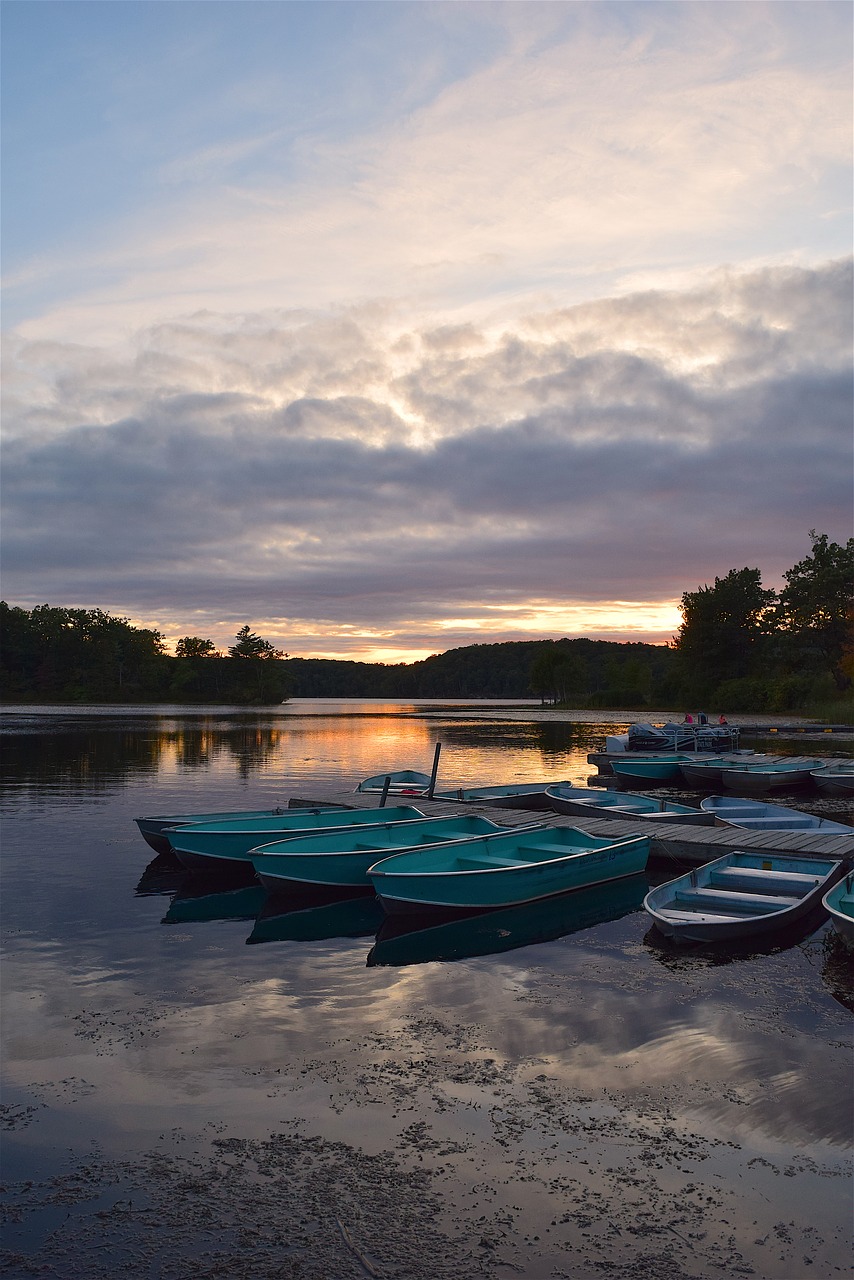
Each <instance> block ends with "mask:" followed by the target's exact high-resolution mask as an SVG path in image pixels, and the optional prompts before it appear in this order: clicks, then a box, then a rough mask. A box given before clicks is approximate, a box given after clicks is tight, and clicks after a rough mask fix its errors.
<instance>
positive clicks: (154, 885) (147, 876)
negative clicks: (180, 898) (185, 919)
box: [134, 853, 187, 898]
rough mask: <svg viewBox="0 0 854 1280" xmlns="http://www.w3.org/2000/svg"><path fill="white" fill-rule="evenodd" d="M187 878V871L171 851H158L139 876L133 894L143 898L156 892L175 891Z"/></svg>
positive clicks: (168, 892)
mask: <svg viewBox="0 0 854 1280" xmlns="http://www.w3.org/2000/svg"><path fill="white" fill-rule="evenodd" d="M186 878H187V871H186V868H185V867H182V866H181V864H180V862H179V861H178V859H177V858H176V857H175V856H174V854H172V853H158V855H157V857H156V858H152V860H151V862H149V864H148V866H147V867H146V868H145V870H144V871H143V873H142V875H141V876H140V878H139V882H138V883H137V886H136V888H135V889H134V896H135V897H137V898H145V897H148V896H149V895H150V894H156V893H167V894H170V893H175V892H176V891H177V890H178V889H179V888H180V886H181V884H182V883H183V881H184V880H186Z"/></svg>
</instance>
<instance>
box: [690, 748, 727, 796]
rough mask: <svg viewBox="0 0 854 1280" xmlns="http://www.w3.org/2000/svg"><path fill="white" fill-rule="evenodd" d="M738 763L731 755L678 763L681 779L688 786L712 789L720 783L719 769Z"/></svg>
mask: <svg viewBox="0 0 854 1280" xmlns="http://www.w3.org/2000/svg"><path fill="white" fill-rule="evenodd" d="M731 764H738V760H737V759H736V758H734V757H733V756H712V757H711V759H707V760H683V761H682V763H681V764H680V765H679V773H680V774H681V776H682V781H683V782H684V783H685V785H686V786H688V787H697V788H698V789H700V790H706V791H714V790H715V788H716V787H720V786H721V785H722V784H721V770H723V769H726V768H727V767H728V766H729V765H731Z"/></svg>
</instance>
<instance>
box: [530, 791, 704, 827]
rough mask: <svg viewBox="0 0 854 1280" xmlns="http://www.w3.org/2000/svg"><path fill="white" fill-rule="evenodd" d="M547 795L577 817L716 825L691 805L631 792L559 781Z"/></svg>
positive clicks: (558, 808)
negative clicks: (631, 793)
mask: <svg viewBox="0 0 854 1280" xmlns="http://www.w3.org/2000/svg"><path fill="white" fill-rule="evenodd" d="M546 795H547V796H548V797H549V800H550V801H551V806H552V809H553V810H554V812H555V813H568V814H570V815H571V816H573V817H576V818H583V817H588V818H641V819H642V820H643V821H646V820H647V819H651V820H652V821H654V822H659V823H660V822H665V823H668V824H672V823H674V822H675V823H689V824H693V825H695V826H698V827H708V826H713V825H714V821H715V819H714V816H712V815H710V814H708V813H701V812H700V810H699V809H693V808H692V807H691V806H690V805H687V804H674V803H673V802H672V801H670V800H653V799H651V798H650V797H649V796H638V795H629V794H628V793H627V792H625V791H596V790H594V789H593V788H592V787H573V786H572V785H571V784H570V783H569V782H558V783H556V785H555V786H553V787H549V789H548V791H547V792H546Z"/></svg>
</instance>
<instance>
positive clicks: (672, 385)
mask: <svg viewBox="0 0 854 1280" xmlns="http://www.w3.org/2000/svg"><path fill="white" fill-rule="evenodd" d="M380 319H381V320H382V323H378V322H377V319H376V316H375V315H372V314H371V313H370V311H369V310H366V311H365V312H361V313H360V312H354V313H352V314H350V315H347V316H330V317H318V316H313V317H309V316H305V315H303V314H299V315H286V314H285V313H278V314H277V315H274V316H269V315H267V316H263V317H262V316H259V317H252V318H249V319H247V318H242V319H241V320H239V321H234V322H229V321H228V320H227V318H216V323H215V324H212V323H211V320H210V317H197V318H196V319H195V320H193V319H190V320H187V321H186V322H184V323H183V324H181V325H169V326H160V327H158V329H157V330H153V331H149V332H147V333H146V334H142V335H140V336H139V340H138V342H139V349H138V351H137V352H136V354H135V355H134V357H133V358H132V359H129V360H127V361H125V362H124V363H122V361H120V360H118V359H117V358H116V357H108V356H107V355H106V354H105V353H98V352H94V353H89V354H88V355H83V354H81V350H80V349H79V348H74V349H65V348H63V347H62V346H61V345H60V344H52V345H51V346H50V347H49V348H47V347H41V348H40V349H34V348H33V347H29V348H28V347H27V346H26V345H23V346H21V347H20V349H19V350H18V352H17V355H16V366H17V367H18V368H19V369H21V370H25V371H27V373H28V377H29V383H28V385H29V386H30V391H29V393H27V392H26V391H25V392H24V393H19V394H18V397H17V400H16V401H14V402H13V405H12V410H11V412H10V414H9V416H8V418H7V428H8V430H7V439H8V442H7V445H6V451H5V463H4V469H3V477H2V479H3V487H4V512H5V514H4V529H3V535H4V536H3V543H4V560H5V568H4V594H5V596H6V598H7V599H9V600H10V601H12V602H13V603H26V604H32V603H38V602H40V601H49V602H50V603H54V604H80V605H86V606H96V605H101V606H102V607H114V608H118V609H121V610H122V611H123V612H127V613H130V614H132V615H133V616H145V617H146V618H150V619H152V620H153V621H155V622H156V621H157V620H158V617H159V616H160V615H168V616H169V617H170V618H178V617H181V616H182V610H183V616H186V618H187V624H186V625H187V626H188V627H189V626H190V620H191V618H193V617H203V618H206V619H211V618H214V617H222V618H229V619H231V618H235V617H237V618H250V619H256V618H269V617H277V618H283V619H287V618H294V619H301V620H303V623H301V626H304V625H305V621H306V620H307V621H308V624H309V626H310V620H311V619H315V620H317V621H318V623H320V622H321V621H322V622H331V623H337V624H340V625H344V626H347V625H352V626H354V627H356V628H359V627H367V628H378V629H381V628H387V629H388V630H399V632H400V634H398V635H397V636H396V639H395V644H396V645H397V647H406V646H407V645H408V644H409V643H410V640H411V642H412V643H413V644H417V643H419V641H417V640H416V636H421V635H422V634H424V633H423V631H422V629H421V627H422V624H425V625H426V624H428V623H429V622H430V621H431V620H435V619H437V618H442V617H466V616H469V613H470V611H471V606H472V604H473V602H474V603H477V602H490V603H492V604H493V605H502V604H503V605H523V604H524V603H525V602H526V601H529V600H539V601H555V602H556V603H560V602H565V601H581V602H585V601H586V602H590V603H596V602H599V601H609V600H615V599H619V600H637V601H638V602H645V601H659V600H666V599H673V598H676V597H678V596H679V595H680V594H681V592H682V591H683V590H687V589H692V588H694V587H695V586H696V585H697V584H698V583H699V582H703V581H710V580H711V579H713V577H714V576H715V575H718V574H723V573H726V572H727V570H729V569H730V568H733V567H742V566H743V565H745V564H750V565H757V566H759V567H761V568H762V570H763V576H764V578H765V580H766V582H769V583H774V581H775V580H778V579H779V575H780V574H781V573H782V572H783V571H784V570H785V569H786V568H788V567H789V566H790V565H791V564H793V563H794V562H795V561H796V560H797V559H800V558H801V557H802V556H803V555H804V554H805V553H806V551H807V550H808V537H807V531H808V530H809V529H810V528H812V527H817V528H819V529H822V530H826V531H827V532H829V533H830V534H831V536H832V537H835V538H837V539H839V538H845V537H847V536H848V535H849V531H850V516H851V462H852V458H851V452H852V390H851V387H852V384H851V369H850V364H851V272H850V264H848V263H831V264H827V265H826V266H825V267H823V268H821V269H814V270H808V269H802V270H794V269H777V270H771V269H768V270H764V271H758V272H755V273H753V274H752V275H747V276H740V277H730V276H727V275H725V274H721V276H720V277H719V278H718V279H716V280H712V281H711V282H710V283H708V284H707V285H706V286H704V287H703V288H702V289H699V290H695V291H692V292H685V293H682V294H679V293H676V292H673V293H669V294H650V293H647V294H638V295H633V296H631V297H627V298H623V299H610V300H607V301H603V302H601V303H599V304H587V305H585V306H584V307H579V308H573V309H565V310H562V311H560V312H552V313H544V314H541V315H538V316H528V317H520V318H519V320H518V322H517V324H516V325H515V327H514V328H513V329H511V328H510V327H509V326H507V327H506V328H505V331H504V332H503V333H502V334H500V335H498V336H497V337H496V336H495V335H494V334H492V335H490V334H488V333H486V332H485V331H483V330H480V329H478V328H477V327H475V326H473V325H457V326H442V327H437V328H434V329H432V330H425V331H424V332H423V333H417V332H408V333H403V334H398V335H397V336H395V337H392V338H390V337H389V336H388V334H389V325H388V317H387V316H381V317H380ZM34 369H38V371H39V379H38V390H37V391H36V392H33V390H32V387H33V386H34V385H35V383H34V382H33V379H32V372H33V370H34ZM24 381H25V383H26V379H24ZM47 387H49V388H50V397H48V395H47V393H46V391H45V388H47ZM206 387H207V389H205V388H206ZM28 396H29V398H28ZM117 407H118V408H119V409H120V412H119V414H118V415H117V416H115V417H111V410H114V409H115V408H117ZM178 625H180V623H179V624H178ZM457 634H459V636H461V637H466V638H470V637H469V636H468V633H467V632H466V630H465V628H464V627H461V629H460V631H459V633H453V634H450V633H449V635H448V639H447V643H446V644H445V645H444V647H450V646H451V645H452V644H453V643H456V642H465V640H464V639H462V640H458V639H457ZM514 634H515V633H514V631H513V623H512V621H511V622H509V623H508V628H507V635H508V638H509V637H510V636H512V635H514ZM474 638H478V637H477V636H476V635H474ZM480 638H499V637H498V636H489V637H483V636H481V637H480ZM348 643H350V642H349V641H346V640H342V641H341V642H340V643H338V644H337V645H333V646H331V645H330V644H319V645H317V646H316V647H317V648H321V649H324V650H328V649H329V648H330V647H337V648H339V649H341V650H342V651H343V650H344V648H345V647H346V645H347V644H348ZM428 645H429V646H430V647H437V646H436V645H435V644H434V643H433V642H432V641H429V642H428ZM303 647H304V648H305V649H308V648H310V647H311V646H310V644H308V643H306V644H305V645H304V646H303Z"/></svg>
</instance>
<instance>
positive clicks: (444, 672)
mask: <svg viewBox="0 0 854 1280" xmlns="http://www.w3.org/2000/svg"><path fill="white" fill-rule="evenodd" d="M810 541H811V548H810V551H809V553H808V554H807V555H806V556H805V557H804V559H803V560H801V561H799V562H798V563H797V564H795V565H794V566H793V567H792V568H791V569H790V570H788V571H787V573H785V574H784V575H783V577H784V584H785V585H784V586H783V588H782V590H781V591H779V592H776V591H774V590H771V589H766V588H764V587H763V585H762V576H761V572H760V570H759V569H758V568H743V569H732V570H730V571H729V572H728V573H727V574H726V575H725V576H724V577H722V578H715V581H714V584H712V585H708V584H706V585H704V586H701V587H698V588H697V589H696V590H695V591H686V592H684V593H683V595H682V600H681V606H680V607H681V616H682V623H681V626H680V627H679V630H678V632H677V634H676V635H675V636H674V637H673V639H672V641H671V643H670V644H667V645H652V644H641V643H637V642H625V643H620V642H617V641H606V640H589V639H584V638H575V639H569V638H564V639H557V640H553V639H544V640H523V641H507V642H503V643H496V644H478V645H468V646H466V647H464V648H460V649H450V650H448V651H447V652H446V653H440V654H434V655H433V656H432V657H429V658H426V659H424V660H422V661H420V662H413V663H396V664H386V663H366V662H352V661H348V660H344V659H341V660H335V659H321V658H297V657H293V658H291V657H289V656H288V655H287V654H285V653H282V651H281V650H278V649H276V648H275V647H274V645H273V644H271V643H270V641H268V640H265V639H263V638H262V637H261V636H258V635H256V634H255V633H254V632H253V631H252V630H251V628H250V626H249V624H248V623H247V624H246V625H245V626H243V627H242V628H241V629H240V630H239V631H238V633H237V635H236V637H235V642H234V644H233V645H232V646H231V647H230V648H229V649H228V650H227V651H226V652H225V653H222V652H220V651H219V650H217V648H216V645H215V644H214V642H213V641H212V640H209V639H206V638H204V637H200V636H185V637H182V638H181V639H180V640H179V641H178V644H177V646H176V651H175V655H174V656H173V655H171V654H169V653H167V651H166V644H165V640H164V637H163V635H162V634H161V633H160V632H159V631H157V630H153V629H145V628H139V627H134V626H132V625H131V624H130V622H129V621H128V619H127V618H119V617H114V616H112V615H110V614H109V613H105V612H103V611H102V610H100V609H69V608H61V607H54V606H51V605H47V604H44V605H38V606H37V607H36V608H34V609H31V610H27V609H22V608H19V607H17V606H12V605H9V604H7V603H6V602H5V601H0V697H2V699H3V701H4V702H5V703H7V704H9V703H42V704H43V703H51V702H57V703H83V704H86V703H163V702H167V703H170V702H171V703H197V704H201V703H208V704H210V703H214V704H238V705H247V706H251V705H254V706H264V705H267V706H269V705H275V704H278V703H281V702H282V701H284V700H286V699H287V698H293V697H300V698H312V697H313V698H348V697H355V698H375V697H384V698H395V699H400V698H449V699H453V698H511V699H519V700H520V701H530V700H531V699H532V698H534V699H537V700H539V701H540V702H541V703H543V704H551V705H555V706H564V707H574V708H579V709H580V708H597V707H598V708H623V707H625V708H633V709H636V710H638V711H644V710H646V709H648V710H650V711H653V710H654V709H655V708H656V707H674V706H675V707H678V706H700V705H705V706H707V707H708V708H709V709H715V710H725V711H727V712H737V711H748V712H751V711H752V712H762V711H803V710H807V709H809V708H813V707H817V706H819V705H823V706H827V705H830V704H838V705H839V706H840V707H845V706H846V705H847V704H848V703H849V701H850V699H851V694H852V682H853V681H854V538H851V539H849V540H848V542H847V543H846V544H845V545H840V544H838V543H834V542H831V541H830V540H829V539H828V537H827V535H826V534H817V533H816V532H815V531H814V530H811V531H810Z"/></svg>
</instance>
